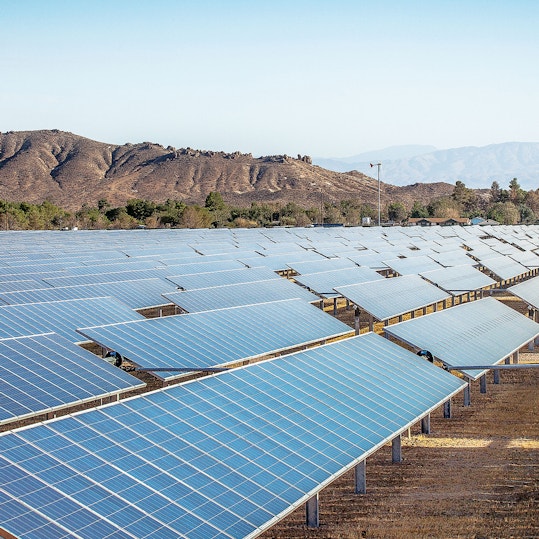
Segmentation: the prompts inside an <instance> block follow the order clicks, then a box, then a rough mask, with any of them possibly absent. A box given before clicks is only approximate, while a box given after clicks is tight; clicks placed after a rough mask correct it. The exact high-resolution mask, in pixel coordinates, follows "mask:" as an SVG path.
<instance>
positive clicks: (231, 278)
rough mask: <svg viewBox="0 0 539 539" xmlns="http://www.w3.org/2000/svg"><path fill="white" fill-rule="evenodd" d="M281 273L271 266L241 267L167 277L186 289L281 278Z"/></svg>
mask: <svg viewBox="0 0 539 539" xmlns="http://www.w3.org/2000/svg"><path fill="white" fill-rule="evenodd" d="M280 278H281V277H279V275H278V274H277V273H275V272H274V271H272V270H270V269H269V268H265V267H261V268H245V267H244V268H240V269H230V270H222V271H213V272H204V273H193V274H189V275H178V276H171V277H167V279H168V280H169V281H171V282H173V283H174V284H176V285H178V286H179V287H180V288H183V289H184V290H196V289H198V288H211V287H214V286H223V285H228V284H239V283H249V282H255V281H267V280H268V279H280Z"/></svg>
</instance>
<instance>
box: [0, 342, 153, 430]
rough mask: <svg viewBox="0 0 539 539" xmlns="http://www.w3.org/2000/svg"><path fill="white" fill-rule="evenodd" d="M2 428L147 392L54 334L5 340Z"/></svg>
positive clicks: (1, 346) (0, 352) (0, 356)
mask: <svg viewBox="0 0 539 539" xmlns="http://www.w3.org/2000/svg"><path fill="white" fill-rule="evenodd" d="M0 362H1V364H2V376H1V377H0V424H4V423H8V422H11V421H15V420H21V419H24V418H28V417H32V416H35V415H38V414H44V413H50V412H54V411H56V410H59V409H61V408H66V407H68V406H73V405H75V404H81V403H83V402H87V401H91V400H95V399H99V398H104V397H108V396H111V395H116V394H119V393H122V392H125V391H129V390H132V389H136V388H139V387H144V386H145V385H146V384H145V383H144V382H141V381H140V380H138V379H137V378H135V377H134V376H131V375H130V374H127V373H125V372H124V371H122V370H120V369H118V368H116V367H114V366H113V365H111V364H109V363H107V362H106V361H104V360H102V359H99V358H98V357H96V356H95V355H94V354H92V353H90V352H88V351H86V350H84V349H82V348H80V347H78V346H76V345H74V344H72V343H71V342H69V341H67V340H65V339H64V338H62V337H60V336H59V335H56V334H54V333H48V334H44V335H33V336H27V337H17V338H11V339H0Z"/></svg>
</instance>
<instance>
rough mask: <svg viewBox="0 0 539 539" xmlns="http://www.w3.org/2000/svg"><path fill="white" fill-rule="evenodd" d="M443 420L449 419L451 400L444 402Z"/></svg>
mask: <svg viewBox="0 0 539 539" xmlns="http://www.w3.org/2000/svg"><path fill="white" fill-rule="evenodd" d="M444 419H451V399H449V400H446V401H445V402H444Z"/></svg>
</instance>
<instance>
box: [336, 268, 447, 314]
mask: <svg viewBox="0 0 539 539" xmlns="http://www.w3.org/2000/svg"><path fill="white" fill-rule="evenodd" d="M335 291H336V292H337V293H339V294H341V295H342V296H344V297H345V298H347V299H348V300H350V301H351V302H352V303H354V304H355V305H357V306H358V307H359V308H360V309H362V310H365V311H366V312H368V313H369V314H371V315H372V316H373V317H375V318H377V319H378V320H389V319H391V318H394V317H396V316H400V315H403V314H406V313H408V312H411V311H415V310H417V309H420V308H423V307H427V306H429V305H432V304H435V303H438V302H441V301H445V300H446V299H448V298H449V297H450V295H449V294H448V293H447V292H445V291H443V290H441V289H439V288H437V287H436V286H434V285H432V284H430V283H428V282H427V281H425V280H424V279H422V278H421V277H419V275H403V276H400V277H392V278H389V279H381V280H377V281H369V282H367V283H359V284H354V285H346V286H337V287H335Z"/></svg>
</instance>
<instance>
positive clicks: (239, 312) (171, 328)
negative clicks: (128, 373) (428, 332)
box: [79, 299, 352, 378]
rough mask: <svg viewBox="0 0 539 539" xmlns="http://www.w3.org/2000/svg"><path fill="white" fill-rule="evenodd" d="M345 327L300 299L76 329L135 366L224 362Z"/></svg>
mask: <svg viewBox="0 0 539 539" xmlns="http://www.w3.org/2000/svg"><path fill="white" fill-rule="evenodd" d="M351 331H352V329H351V328H350V327H349V326H347V325H346V324H344V323H342V322H340V321H339V320H337V319H335V318H333V317H332V316H330V315H328V314H326V313H325V312H323V311H321V310H320V309H318V308H317V307H314V306H312V305H310V304H308V303H305V302H304V301H302V300H300V299H295V300H288V301H278V302H271V303H260V304H256V305H250V306H245V307H237V308H232V309H222V310H219V311H207V312H203V313H195V314H185V315H177V316H167V317H163V318H154V319H147V320H142V321H140V322H133V323H130V322H128V323H124V324H114V325H109V326H102V327H94V328H82V329H79V332H80V333H81V334H82V335H84V336H85V337H87V338H89V339H91V340H94V341H95V342H97V343H99V344H100V345H102V346H105V347H106V348H110V349H112V350H116V351H117V352H119V353H120V354H121V355H122V356H124V357H126V358H128V359H129V360H131V361H132V362H133V363H135V364H136V365H139V366H140V367H146V368H151V367H154V368H160V367H175V368H186V369H187V368H189V369H197V368H211V367H216V366H221V365H227V364H230V363H234V362H236V361H240V360H244V359H249V358H254V357H258V356H261V355H264V354H269V353H273V352H278V351H282V350H285V349H287V348H288V349H289V348H292V347H295V346H299V345H302V344H308V343H311V342H316V341H320V340H322V339H328V338H331V337H336V336H342V335H346V334H349V333H351ZM159 375H161V373H159ZM177 376H178V374H177V373H174V372H171V373H167V374H165V375H164V377H165V378H174V377H177Z"/></svg>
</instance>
